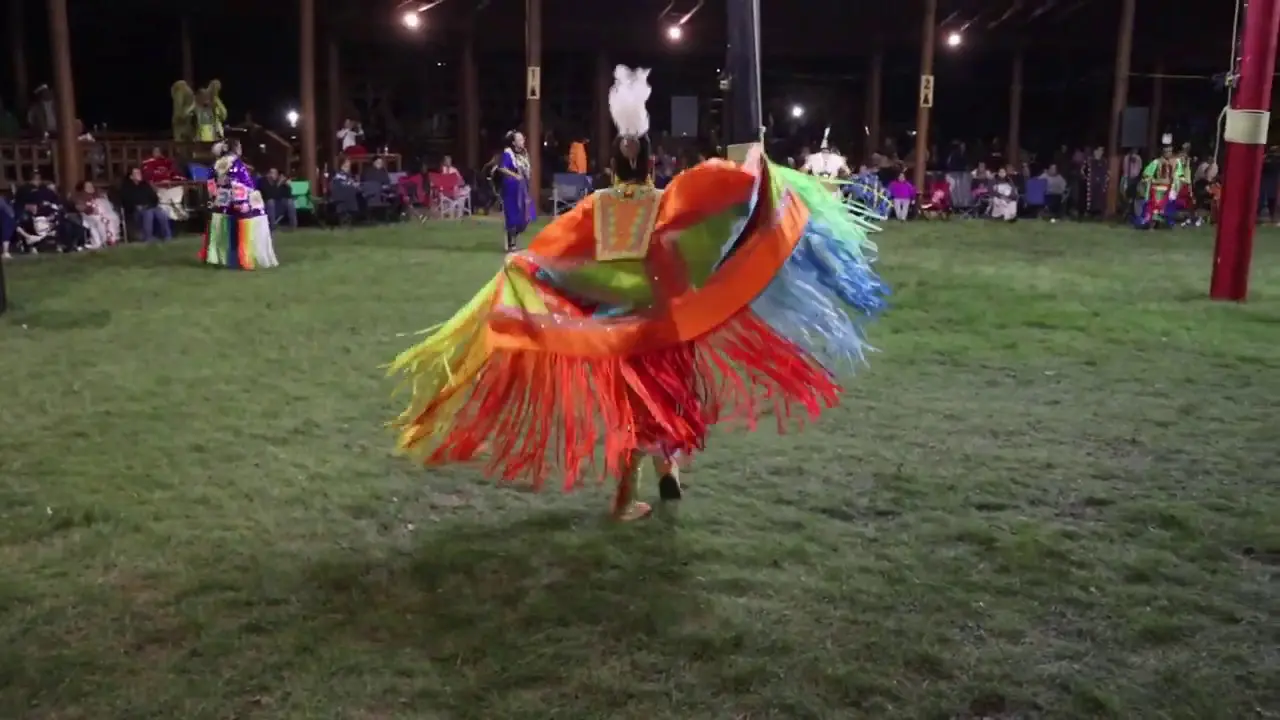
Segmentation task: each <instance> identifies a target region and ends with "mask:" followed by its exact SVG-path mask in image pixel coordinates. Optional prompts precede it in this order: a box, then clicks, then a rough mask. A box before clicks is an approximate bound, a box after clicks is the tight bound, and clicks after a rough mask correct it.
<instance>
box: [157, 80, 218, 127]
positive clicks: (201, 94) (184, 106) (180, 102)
mask: <svg viewBox="0 0 1280 720" xmlns="http://www.w3.org/2000/svg"><path fill="white" fill-rule="evenodd" d="M221 92H222V83H221V82H219V81H217V80H214V81H213V82H211V83H209V85H208V87H206V88H204V89H202V90H198V91H196V90H192V89H191V86H190V85H188V84H187V83H186V81H185V80H179V81H178V82H176V83H174V84H173V87H172V88H170V95H172V96H173V139H174V140H177V141H179V142H189V141H193V140H194V141H197V142H217V141H218V140H221V139H223V124H224V123H226V121H227V106H226V105H223V104H222V98H221V97H219V94H220V93H221Z"/></svg>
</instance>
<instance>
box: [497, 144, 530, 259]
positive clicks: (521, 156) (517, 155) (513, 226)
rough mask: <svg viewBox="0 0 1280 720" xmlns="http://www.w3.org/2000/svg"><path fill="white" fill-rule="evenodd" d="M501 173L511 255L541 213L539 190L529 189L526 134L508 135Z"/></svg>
mask: <svg viewBox="0 0 1280 720" xmlns="http://www.w3.org/2000/svg"><path fill="white" fill-rule="evenodd" d="M498 173H499V175H500V176H501V178H502V214H503V215H505V216H506V221H507V246H506V247H507V252H515V250H516V238H517V237H519V236H520V233H522V232H524V231H525V229H526V228H528V227H529V223H531V222H533V219H534V217H536V216H537V213H538V208H537V204H536V202H535V197H536V196H535V195H534V191H535V190H534V188H531V187H529V175H530V172H529V151H528V149H527V148H525V143H524V133H522V132H520V131H519V130H512V131H511V132H509V133H507V147H506V149H505V150H503V151H502V162H501V163H500V164H499V165H498Z"/></svg>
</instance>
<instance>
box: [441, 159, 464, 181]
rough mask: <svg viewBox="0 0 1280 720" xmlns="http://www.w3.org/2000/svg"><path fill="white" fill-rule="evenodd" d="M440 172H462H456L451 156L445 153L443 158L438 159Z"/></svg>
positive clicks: (451, 173)
mask: <svg viewBox="0 0 1280 720" xmlns="http://www.w3.org/2000/svg"><path fill="white" fill-rule="evenodd" d="M440 174H441V175H459V176H460V175H462V173H460V172H458V168H457V167H455V166H454V164H453V157H452V156H450V155H445V156H444V159H442V160H441V161H440Z"/></svg>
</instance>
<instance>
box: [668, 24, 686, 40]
mask: <svg viewBox="0 0 1280 720" xmlns="http://www.w3.org/2000/svg"><path fill="white" fill-rule="evenodd" d="M682 37H684V30H683V29H682V28H681V27H680V26H679V25H672V26H671V27H669V28H667V39H668V40H679V39H680V38H682Z"/></svg>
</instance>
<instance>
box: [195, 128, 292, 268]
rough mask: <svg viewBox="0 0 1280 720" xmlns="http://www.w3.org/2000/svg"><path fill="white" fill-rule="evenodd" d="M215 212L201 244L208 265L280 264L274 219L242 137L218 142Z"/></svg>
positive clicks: (202, 258)
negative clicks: (273, 238) (242, 153)
mask: <svg viewBox="0 0 1280 720" xmlns="http://www.w3.org/2000/svg"><path fill="white" fill-rule="evenodd" d="M214 153H215V154H218V155H220V157H219V158H218V161H217V162H216V163H214V165H213V170H214V174H215V180H214V182H213V188H212V190H213V192H212V195H213V212H212V213H210V215H209V227H208V229H207V230H205V233H204V244H203V245H202V246H201V248H200V261H201V262H203V263H204V264H206V265H216V266H218V267H227V268H231V269H233V270H261V269H264V268H272V267H275V266H277V265H279V264H280V262H279V261H278V260H277V259H276V251H275V247H274V245H273V244H272V242H271V223H270V219H269V218H268V217H267V213H266V210H265V206H266V204H265V203H264V202H263V201H262V194H261V193H259V192H258V190H257V188H256V187H255V185H254V182H253V176H252V175H250V173H249V168H248V166H246V165H245V164H244V161H243V160H241V159H240V141H239V140H235V139H232V140H228V141H226V142H225V143H218V144H216V145H214Z"/></svg>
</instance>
